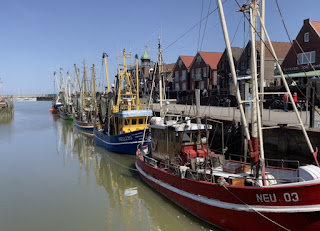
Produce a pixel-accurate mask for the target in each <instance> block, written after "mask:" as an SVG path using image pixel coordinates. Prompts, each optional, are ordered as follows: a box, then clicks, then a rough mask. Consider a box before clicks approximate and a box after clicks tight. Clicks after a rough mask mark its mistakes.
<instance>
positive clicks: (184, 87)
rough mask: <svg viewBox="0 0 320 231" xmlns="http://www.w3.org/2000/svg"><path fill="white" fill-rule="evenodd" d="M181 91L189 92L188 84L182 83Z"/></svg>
mask: <svg viewBox="0 0 320 231" xmlns="http://www.w3.org/2000/svg"><path fill="white" fill-rule="evenodd" d="M181 90H182V91H186V90H187V83H186V82H183V83H182V86H181Z"/></svg>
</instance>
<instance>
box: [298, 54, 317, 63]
mask: <svg viewBox="0 0 320 231" xmlns="http://www.w3.org/2000/svg"><path fill="white" fill-rule="evenodd" d="M315 62H316V52H315V51H310V52H305V53H299V54H298V55H297V65H304V64H309V63H315Z"/></svg>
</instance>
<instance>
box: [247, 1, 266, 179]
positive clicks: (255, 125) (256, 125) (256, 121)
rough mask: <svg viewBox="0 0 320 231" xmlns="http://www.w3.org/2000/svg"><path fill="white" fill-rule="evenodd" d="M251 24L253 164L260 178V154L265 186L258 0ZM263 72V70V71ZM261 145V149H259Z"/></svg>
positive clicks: (252, 8) (251, 6)
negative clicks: (258, 63)
mask: <svg viewBox="0 0 320 231" xmlns="http://www.w3.org/2000/svg"><path fill="white" fill-rule="evenodd" d="M249 10H250V11H249V12H250V23H251V30H250V31H251V77H252V89H251V90H252V100H253V101H252V115H251V119H252V121H251V127H252V131H251V135H252V143H253V153H252V155H251V157H252V158H253V161H252V164H254V165H256V168H257V169H256V177H259V171H258V168H259V163H258V162H259V153H260V161H261V164H262V178H263V179H264V180H263V182H264V185H265V165H264V148H263V137H262V125H261V113H260V105H259V91H258V74H257V51H256V50H257V49H256V34H255V33H256V31H257V29H256V28H257V21H256V19H257V12H258V4H257V2H256V0H252V2H251V4H250V9H249ZM262 71H263V70H262ZM259 145H260V148H259Z"/></svg>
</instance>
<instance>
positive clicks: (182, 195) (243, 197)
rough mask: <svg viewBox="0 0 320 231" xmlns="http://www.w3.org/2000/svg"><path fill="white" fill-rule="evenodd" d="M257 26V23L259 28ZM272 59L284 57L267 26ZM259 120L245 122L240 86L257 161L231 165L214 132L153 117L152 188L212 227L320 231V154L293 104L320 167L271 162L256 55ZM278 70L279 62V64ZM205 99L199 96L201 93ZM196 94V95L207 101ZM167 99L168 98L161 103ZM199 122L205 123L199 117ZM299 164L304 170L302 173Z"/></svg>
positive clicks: (147, 171)
mask: <svg viewBox="0 0 320 231" xmlns="http://www.w3.org/2000/svg"><path fill="white" fill-rule="evenodd" d="M218 6H219V11H220V18H221V22H222V27H223V31H224V37H225V41H226V47H227V51H228V56H229V57H233V56H232V52H231V46H230V42H229V37H228V32H227V29H226V23H225V18H224V13H223V7H222V3H221V0H218ZM243 7H246V9H245V11H246V12H250V17H251V19H252V17H253V15H255V14H257V15H258V16H259V13H257V11H256V9H258V5H257V2H256V1H252V2H251V3H250V4H248V5H244V6H243ZM252 25H253V24H252ZM261 26H262V28H263V30H264V31H265V33H266V37H267V40H268V41H269V44H270V47H271V52H272V54H273V55H274V57H275V59H276V60H277V58H276V54H275V52H274V50H273V48H272V44H271V42H270V39H269V38H268V34H267V32H266V30H265V27H264V21H263V20H262V21H261ZM255 32H256V30H254V29H253V28H252V29H251V34H252V36H251V37H252V40H253V41H252V43H251V46H252V47H251V48H252V50H253V51H255V45H254V44H255V40H254V38H255V36H253V34H254V33H255ZM252 56H253V57H252V59H253V61H252V64H253V65H251V66H252V70H251V74H252V96H253V97H252V100H251V101H250V102H252V121H251V126H250V127H251V131H249V129H248V128H249V123H248V122H247V121H246V117H245V115H244V108H243V105H244V104H245V103H248V100H242V99H241V96H240V92H239V86H238V84H236V97H237V100H238V104H239V109H240V112H241V123H242V126H243V127H244V129H245V137H246V139H247V141H248V142H247V143H248V149H249V153H250V155H249V156H248V160H249V161H247V162H244V161H242V160H241V159H240V160H239V159H233V156H231V155H229V158H228V159H227V158H225V153H224V151H225V149H224V148H223V149H222V151H221V152H214V151H212V150H210V148H209V145H208V140H209V138H208V132H209V131H210V129H211V128H212V125H208V124H207V123H201V121H197V123H193V120H192V119H191V118H188V117H186V118H184V120H182V121H180V122H178V121H175V122H173V121H171V120H167V119H166V117H165V116H162V117H153V118H152V119H151V124H150V126H149V129H150V130H151V139H152V143H151V145H145V146H143V147H141V148H140V149H139V150H138V151H137V159H136V168H137V170H138V172H139V175H140V176H141V178H142V179H143V180H144V181H145V182H146V183H148V184H149V185H150V186H151V187H153V188H154V189H156V190H157V191H159V192H160V193H162V194H163V195H164V196H166V197H167V198H169V199H170V200H172V201H173V202H174V203H176V204H177V205H179V206H181V207H182V208H184V209H185V210H187V211H188V212H190V213H192V214H194V215H195V216H197V217H199V218H200V219H203V220H204V221H206V222H208V223H210V224H212V225H214V226H218V227H220V228H223V229H227V230H299V231H300V230H320V197H319V193H320V168H319V164H318V161H317V152H318V149H316V150H314V149H313V147H312V145H311V143H310V140H309V139H308V136H307V133H306V130H305V128H304V126H303V123H302V121H301V119H300V117H299V113H298V111H297V108H296V107H295V105H294V104H293V107H294V111H295V113H296V115H297V119H298V121H299V125H300V126H301V130H302V133H303V135H304V136H305V138H306V143H307V146H308V147H309V150H306V152H310V155H313V156H314V161H315V163H316V164H315V165H313V164H310V165H305V166H302V165H300V164H299V162H298V161H295V162H294V161H289V160H275V159H272V160H270V159H268V158H265V156H264V149H265V147H264V146H263V136H262V129H263V126H262V124H261V120H260V116H261V114H260V107H259V96H260V95H259V92H258V87H257V86H258V83H257V68H256V59H255V58H256V57H255V56H256V53H255V52H252ZM277 63H278V62H277ZM229 64H230V67H231V71H232V76H233V81H234V83H237V79H236V71H235V68H234V63H233V59H232V58H229ZM277 66H278V68H279V70H280V72H281V76H282V80H283V82H284V86H285V89H286V92H283V94H285V93H287V94H289V98H290V100H291V102H293V99H292V95H291V93H290V89H289V87H288V84H287V82H286V79H285V77H284V75H283V73H282V71H281V67H280V65H279V64H277ZM197 92H198V93H197ZM199 94H200V93H199V90H197V91H196V96H197V95H199ZM160 100H161V99H160ZM197 119H198V118H197ZM295 164H296V166H294V165H295Z"/></svg>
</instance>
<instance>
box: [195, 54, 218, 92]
mask: <svg viewBox="0 0 320 231" xmlns="http://www.w3.org/2000/svg"><path fill="white" fill-rule="evenodd" d="M221 56H222V53H221V52H204V51H199V52H198V53H197V54H196V56H195V57H194V59H193V61H192V63H191V65H190V88H189V89H190V90H194V89H200V90H204V89H206V90H211V89H213V88H216V86H217V72H218V63H219V61H220V59H221Z"/></svg>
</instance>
